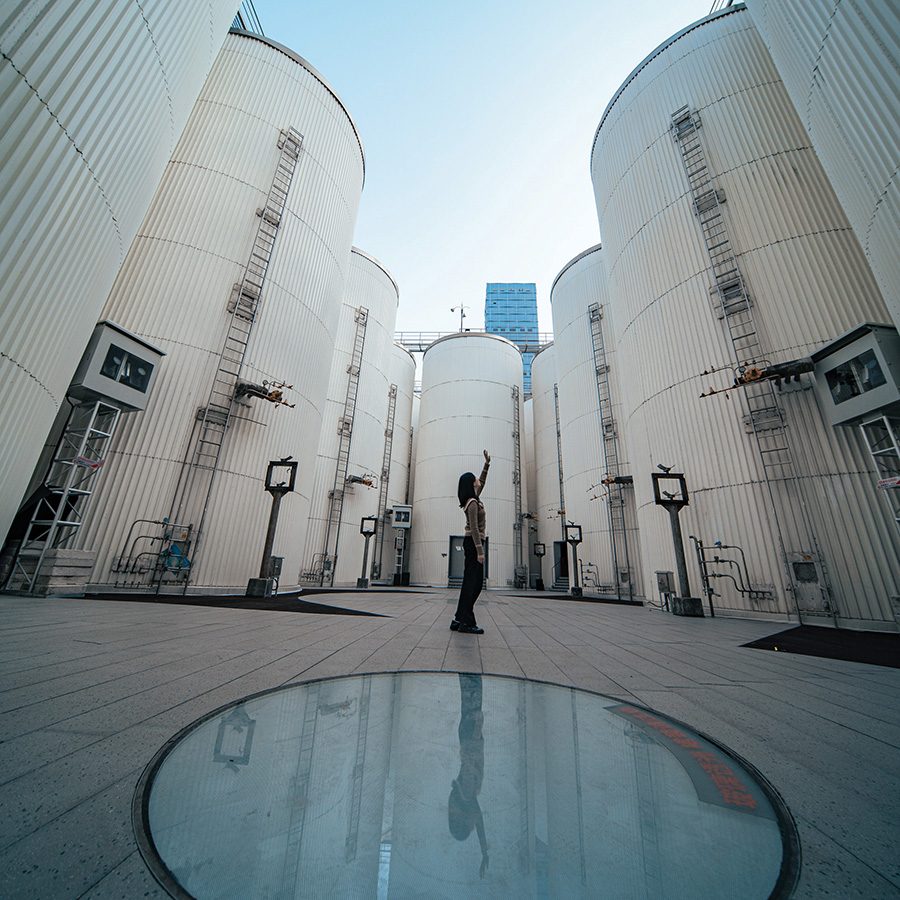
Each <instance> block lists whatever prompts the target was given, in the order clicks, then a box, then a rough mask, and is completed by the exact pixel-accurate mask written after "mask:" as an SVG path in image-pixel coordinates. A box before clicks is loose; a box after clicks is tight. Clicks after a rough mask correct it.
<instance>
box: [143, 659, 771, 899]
mask: <svg viewBox="0 0 900 900" xmlns="http://www.w3.org/2000/svg"><path fill="white" fill-rule="evenodd" d="M251 732H252V734H251ZM448 785H449V795H448ZM148 815H149V823H150V833H151V838H152V840H153V842H154V844H155V847H156V849H157V851H158V853H159V855H160V857H161V859H162V861H163V862H164V864H165V866H166V867H167V868H168V870H169V873H171V875H172V876H173V877H174V878H175V879H176V880H177V881H178V882H179V883H180V884H181V885H182V887H183V888H184V889H185V890H187V891H188V892H189V893H190V894H192V895H194V896H196V897H201V898H206V897H212V898H217V897H221V898H226V897H279V898H299V897H316V898H318V897H348V896H354V897H374V898H394V897H401V898H402V897H429V898H431V897H447V898H449V897H466V898H471V897H475V898H479V897H483V898H489V897H516V898H520V897H521V898H543V897H566V898H569V897H575V898H577V897H596V896H617V897H653V898H657V897H662V898H666V897H673V898H674V897H720V896H728V897H729V898H757V897H767V896H769V894H770V893H771V891H772V888H773V886H774V885H775V883H776V881H777V879H778V875H779V870H780V866H781V862H782V842H781V832H780V828H779V824H778V821H777V818H776V814H775V811H774V809H773V807H772V805H771V803H770V802H769V800H768V798H767V795H766V794H765V792H764V791H763V790H762V789H761V787H760V786H759V784H758V783H757V782H756V781H755V780H754V778H753V776H752V775H751V774H750V773H749V772H747V771H745V770H744V769H742V768H741V766H740V765H739V764H738V763H736V762H735V760H734V759H733V758H732V757H731V756H729V755H728V754H726V753H724V752H723V751H722V750H720V749H719V748H718V747H716V746H715V745H714V744H711V743H710V742H709V741H706V740H705V739H704V738H702V737H700V736H699V735H696V734H694V733H693V732H690V731H688V730H687V729H686V728H684V727H683V726H681V725H679V724H677V723H675V722H672V721H670V720H669V719H667V718H665V717H664V716H661V715H658V714H656V713H653V712H650V711H648V710H645V709H642V708H640V707H636V706H632V705H631V704H627V703H621V702H618V701H615V700H612V699H609V698H606V697H601V696H598V695H594V694H588V693H584V692H580V691H575V690H572V689H570V688H563V687H556V686H553V685H545V684H535V683H532V682H527V681H521V680H516V679H506V678H499V677H488V676H484V677H482V676H478V675H456V674H451V673H429V674H420V673H408V674H386V675H373V676H362V677H349V678H340V679H334V680H331V681H322V682H317V683H314V684H309V685H297V686H293V687H289V688H285V689H282V690H279V691H276V692H273V693H270V694H266V695H263V696H261V697H256V698H253V699H251V700H246V701H243V702H242V703H239V704H235V706H234V707H232V708H231V709H229V710H226V711H225V712H224V713H222V714H220V715H219V716H217V717H214V718H212V719H210V720H208V721H205V722H203V723H201V724H200V725H198V726H197V727H196V728H195V729H194V730H192V731H191V732H189V733H188V734H187V735H186V736H185V737H184V738H183V739H182V740H181V741H180V742H179V743H178V744H176V745H175V747H174V748H173V749H172V750H171V751H170V752H169V754H168V755H167V756H166V757H165V759H164V760H163V761H162V763H161V765H160V767H159V770H158V772H157V774H156V777H155V780H154V782H153V785H152V787H151V789H150V796H149V807H148ZM488 836H490V852H489V843H488ZM476 840H477V845H476Z"/></svg>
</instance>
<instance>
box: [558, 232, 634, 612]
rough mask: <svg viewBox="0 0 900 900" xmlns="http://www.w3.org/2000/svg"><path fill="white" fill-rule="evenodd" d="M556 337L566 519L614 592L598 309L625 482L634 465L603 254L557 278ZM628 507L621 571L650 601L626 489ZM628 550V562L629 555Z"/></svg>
mask: <svg viewBox="0 0 900 900" xmlns="http://www.w3.org/2000/svg"><path fill="white" fill-rule="evenodd" d="M550 299H551V305H552V308H553V332H554V335H555V339H556V347H557V353H558V360H559V361H558V363H557V369H558V372H559V419H560V436H561V442H562V456H563V472H564V475H565V498H566V518H567V519H568V520H569V521H571V522H575V523H576V524H580V525H581V526H582V529H583V530H582V536H583V538H584V544H583V545H582V546H581V547H579V552H578V555H579V559H583V560H584V562H585V563H588V562H592V563H594V564H595V565H596V566H597V568H598V573H599V578H600V583H601V584H603V585H614V584H615V583H616V576H615V573H614V566H613V560H612V546H611V543H610V512H609V503H610V492H609V490H608V489H607V488H605V487H604V486H603V485H601V484H600V479H601V478H603V477H604V476H605V475H606V474H607V466H606V463H605V459H604V450H603V441H602V429H601V423H600V419H601V411H600V402H599V393H598V389H597V375H596V366H595V364H594V349H593V342H592V338H591V320H590V315H589V312H588V308H589V307H590V305H591V304H593V303H597V304H599V306H600V307H601V312H602V316H603V318H602V319H601V327H602V333H603V349H604V351H605V355H606V364H607V366H609V370H610V371H609V391H610V398H611V408H610V409H608V410H606V411H605V413H606V415H607V416H611V417H612V422H613V426H614V428H615V430H616V433H617V434H616V441H617V447H618V454H617V455H618V460H619V467H618V474H619V475H631V474H632V471H631V464H630V462H629V458H628V450H627V447H626V443H625V434H624V429H623V428H622V424H621V423H622V400H621V391H620V388H619V386H618V383H617V378H618V376H619V371H620V363H619V360H617V359H616V353H615V344H614V341H613V334H614V329H613V326H612V318H613V310H612V308H611V305H610V304H609V302H608V291H607V283H606V269H605V267H604V265H603V251H602V250H601V249H600V247H599V246H597V247H595V248H592V249H591V250H588V251H585V253H583V254H580V255H579V256H577V257H576V258H575V259H574V260H573V261H572V262H571V263H569V264H568V266H567V267H566V268H564V269H563V270H562V271H561V272H560V274H559V275H558V276H557V280H556V282H555V283H554V285H553V290H552V291H551V296H550ZM621 493H622V497H623V499H624V501H625V530H626V536H627V547H626V545H625V542H624V541H623V540H622V539H621V538H620V540H619V544H618V551H617V552H618V554H620V555H621V556H622V558H621V559H619V558H618V556H617V558H616V563H617V565H618V568H619V570H620V571H621V570H622V569H624V568H625V567H626V562H627V564H628V565H629V566H630V568H631V572H632V578H633V580H634V584H635V590H636V591H637V593H639V594H640V593H643V591H642V587H641V584H642V580H641V565H640V539H639V536H638V533H637V514H636V510H635V504H634V491H633V489H632V488H631V487H625V488H623V489H622V492H621ZM626 550H627V554H626V552H625V551H626Z"/></svg>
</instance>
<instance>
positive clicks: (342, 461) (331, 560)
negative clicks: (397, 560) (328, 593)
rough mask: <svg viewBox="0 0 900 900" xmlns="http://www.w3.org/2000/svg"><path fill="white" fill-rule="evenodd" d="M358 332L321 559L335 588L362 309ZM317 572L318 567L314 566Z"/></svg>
mask: <svg viewBox="0 0 900 900" xmlns="http://www.w3.org/2000/svg"><path fill="white" fill-rule="evenodd" d="M354 319H355V321H356V332H355V333H354V336H353V349H352V351H351V353H350V363H349V365H348V366H347V376H348V378H347V393H346V395H345V397H344V411H343V414H342V415H341V417H340V419H338V429H337V430H338V434H339V435H340V438H339V442H338V452H337V463H336V465H335V468H334V486H333V487H332V489H331V490H330V491H329V492H328V519H327V521H326V523H325V544H324V548H323V550H322V556H321V575H320V582H319V583H320V584H321V585H323V586H324V585H333V584H334V572H335V567H336V565H337V554H338V544H339V542H340V537H341V516H342V514H343V512H344V496H345V493H346V490H347V470H348V468H349V466H350V441H351V439H352V437H353V417H354V416H355V415H356V398H357V395H358V394H359V373H360V368H361V366H362V358H363V348H364V347H365V344H366V327H367V326H368V323H369V310H368V309H366V307H364V306H360V307H359V308H358V309H357V310H356V315H355V316H354ZM314 568H315V566H314Z"/></svg>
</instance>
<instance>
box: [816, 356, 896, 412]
mask: <svg viewBox="0 0 900 900" xmlns="http://www.w3.org/2000/svg"><path fill="white" fill-rule="evenodd" d="M825 378H826V379H827V381H828V389H829V390H830V391H831V397H832V399H833V400H834V402H835V403H836V404H837V403H843V402H844V401H845V400H850V399H851V398H852V397H858V396H859V395H860V394H864V393H865V392H866V391H872V390H874V389H875V388H878V387H881V386H882V385H883V384H885V383H886V381H887V379H886V378H885V377H884V372H883V371H882V370H881V366H880V365H879V364H878V359H877V357H876V356H875V351H874V350H866V352H865V353H860V355H859V356H855V357H853V359H851V360H849V361H848V362H845V363H842V364H841V365H839V366H837V367H836V368H834V369H831V370H830V371H828V372H826V373H825Z"/></svg>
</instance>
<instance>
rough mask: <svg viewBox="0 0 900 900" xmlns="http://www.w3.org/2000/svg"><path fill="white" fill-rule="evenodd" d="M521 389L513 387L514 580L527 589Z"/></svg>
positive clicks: (520, 586)
mask: <svg viewBox="0 0 900 900" xmlns="http://www.w3.org/2000/svg"><path fill="white" fill-rule="evenodd" d="M519 401H520V394H519V387H518V385H513V388H512V405H513V430H512V439H513V456H512V464H513V465H512V469H513V471H512V482H513V503H514V507H515V508H514V516H515V518H514V519H513V579H514V585H515V587H516V588H523V587H525V583H526V570H525V562H524V559H525V557H524V550H523V548H522V535H523V532H524V528H523V527H522V525H523V518H522V440H521V413H520V410H519Z"/></svg>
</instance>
